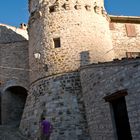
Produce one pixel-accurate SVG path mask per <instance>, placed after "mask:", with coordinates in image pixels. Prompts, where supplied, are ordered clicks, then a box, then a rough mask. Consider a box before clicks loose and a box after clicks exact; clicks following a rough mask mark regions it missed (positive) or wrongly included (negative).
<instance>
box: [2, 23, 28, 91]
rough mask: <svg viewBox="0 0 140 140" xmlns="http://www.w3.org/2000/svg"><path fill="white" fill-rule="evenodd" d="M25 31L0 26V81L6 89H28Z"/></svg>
mask: <svg viewBox="0 0 140 140" xmlns="http://www.w3.org/2000/svg"><path fill="white" fill-rule="evenodd" d="M27 36H28V35H27V31H26V30H22V29H19V28H16V27H11V26H8V25H3V24H0V81H1V83H2V85H1V86H3V90H4V88H5V89H6V88H8V87H10V86H14V85H20V86H23V87H25V88H26V89H27V88H28V86H29V85H28V83H29V76H28V74H29V56H28V41H27Z"/></svg>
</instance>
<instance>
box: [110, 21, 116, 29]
mask: <svg viewBox="0 0 140 140" xmlns="http://www.w3.org/2000/svg"><path fill="white" fill-rule="evenodd" d="M109 28H110V30H114V29H115V27H114V23H112V22H110V23H109Z"/></svg>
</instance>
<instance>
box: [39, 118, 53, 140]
mask: <svg viewBox="0 0 140 140" xmlns="http://www.w3.org/2000/svg"><path fill="white" fill-rule="evenodd" d="M52 129H53V128H52V125H51V123H50V122H49V121H48V120H46V119H45V117H42V121H41V140H49V139H50V135H51V133H52Z"/></svg>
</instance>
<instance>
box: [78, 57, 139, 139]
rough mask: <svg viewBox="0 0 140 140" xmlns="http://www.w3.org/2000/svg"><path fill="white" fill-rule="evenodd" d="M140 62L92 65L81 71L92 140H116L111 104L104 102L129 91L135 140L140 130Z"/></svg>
mask: <svg viewBox="0 0 140 140" xmlns="http://www.w3.org/2000/svg"><path fill="white" fill-rule="evenodd" d="M139 71H140V59H134V60H133V59H132V60H131V59H130V60H129V61H128V60H122V61H116V62H110V63H102V64H95V65H94V64H93V65H89V66H87V67H83V68H82V69H81V71H80V77H81V84H82V89H83V99H84V102H85V106H86V113H87V120H88V124H89V129H90V135H91V137H92V140H103V139H104V140H115V139H116V131H115V127H114V125H113V124H114V123H113V122H114V118H113V117H112V115H111V114H112V111H111V106H110V104H109V102H105V100H104V99H103V98H104V97H105V96H108V95H111V94H113V93H115V92H116V91H120V90H124V89H126V90H127V93H128V95H127V96H126V97H125V99H126V105H127V111H128V117H129V123H130V127H131V133H132V137H133V140H139V139H140V135H139V130H140V117H139V113H140V88H139V87H140V72H139Z"/></svg>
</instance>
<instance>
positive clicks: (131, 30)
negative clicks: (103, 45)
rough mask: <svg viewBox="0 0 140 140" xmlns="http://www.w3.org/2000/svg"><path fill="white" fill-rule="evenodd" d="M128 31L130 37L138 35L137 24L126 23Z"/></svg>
mask: <svg viewBox="0 0 140 140" xmlns="http://www.w3.org/2000/svg"><path fill="white" fill-rule="evenodd" d="M125 27H126V33H127V36H128V37H136V30H135V25H132V24H125Z"/></svg>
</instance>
